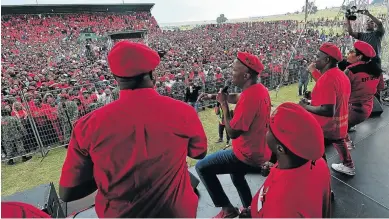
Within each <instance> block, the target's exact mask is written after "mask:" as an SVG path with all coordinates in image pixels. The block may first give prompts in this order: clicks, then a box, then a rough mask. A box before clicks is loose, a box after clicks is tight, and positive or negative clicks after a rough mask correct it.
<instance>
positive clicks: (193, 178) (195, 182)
mask: <svg viewBox="0 0 389 219" xmlns="http://www.w3.org/2000/svg"><path fill="white" fill-rule="evenodd" d="M189 176H190V184H191V185H192V187H193V189H196V188H197V186H198V185H199V183H200V180H199V179H198V178H197V177H196V176H195V175H193V174H192V173H191V172H189Z"/></svg>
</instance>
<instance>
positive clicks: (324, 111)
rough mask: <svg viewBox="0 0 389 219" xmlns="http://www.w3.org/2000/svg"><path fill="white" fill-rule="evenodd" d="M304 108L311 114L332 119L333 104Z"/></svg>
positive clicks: (333, 112) (333, 113)
mask: <svg viewBox="0 0 389 219" xmlns="http://www.w3.org/2000/svg"><path fill="white" fill-rule="evenodd" d="M304 108H305V109H306V110H307V111H308V112H310V113H313V114H316V115H319V116H324V117H333V116H334V115H335V105H334V104H326V105H321V106H311V105H305V106H304Z"/></svg>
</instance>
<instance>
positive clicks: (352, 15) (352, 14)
mask: <svg viewBox="0 0 389 219" xmlns="http://www.w3.org/2000/svg"><path fill="white" fill-rule="evenodd" d="M364 11H365V10H358V9H357V7H356V6H352V7H351V8H349V9H347V10H346V13H345V16H346V18H347V20H349V21H355V20H356V19H357V15H356V14H358V13H363V12H364Z"/></svg>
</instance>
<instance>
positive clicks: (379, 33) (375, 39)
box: [346, 10, 385, 67]
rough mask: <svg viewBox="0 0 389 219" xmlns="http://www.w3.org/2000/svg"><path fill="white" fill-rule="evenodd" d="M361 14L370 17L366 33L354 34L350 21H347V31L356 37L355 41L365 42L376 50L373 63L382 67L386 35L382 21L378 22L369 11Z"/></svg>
mask: <svg viewBox="0 0 389 219" xmlns="http://www.w3.org/2000/svg"><path fill="white" fill-rule="evenodd" d="M361 14H363V15H366V16H368V17H369V20H368V21H367V23H366V32H363V33H360V32H354V31H353V28H352V26H351V22H350V20H348V19H347V21H346V25H347V31H348V33H349V34H350V36H352V37H354V38H355V39H358V40H361V41H364V42H366V43H368V44H370V45H371V46H372V47H373V48H374V51H375V52H376V56H375V57H374V58H373V59H372V61H373V62H376V63H377V64H378V65H379V66H380V67H381V57H380V56H381V42H382V38H383V37H384V34H385V29H384V25H383V24H382V22H381V21H380V20H378V19H377V18H376V17H374V16H373V15H372V14H370V12H369V11H368V10H363V11H361ZM375 27H377V29H375Z"/></svg>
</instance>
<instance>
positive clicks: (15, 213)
mask: <svg viewBox="0 0 389 219" xmlns="http://www.w3.org/2000/svg"><path fill="white" fill-rule="evenodd" d="M1 218H51V216H50V215H48V214H46V213H45V212H43V211H41V210H39V209H38V208H36V207H34V206H32V205H30V204H26V203H22V202H1Z"/></svg>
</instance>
